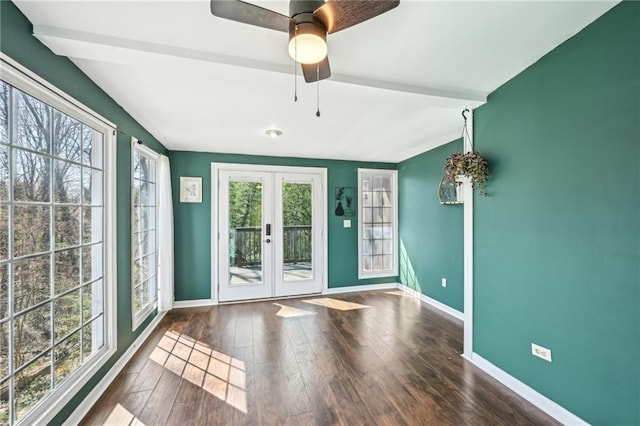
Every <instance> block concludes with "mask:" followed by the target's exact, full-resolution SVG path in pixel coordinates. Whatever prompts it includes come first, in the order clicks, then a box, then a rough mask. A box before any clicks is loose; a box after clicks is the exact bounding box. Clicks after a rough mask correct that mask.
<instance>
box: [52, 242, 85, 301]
mask: <svg viewBox="0 0 640 426" xmlns="http://www.w3.org/2000/svg"><path fill="white" fill-rule="evenodd" d="M54 258H55V265H54V270H55V274H54V276H53V278H54V280H53V285H54V289H55V294H56V295H58V294H60V293H64V292H65V291H67V290H71V289H72V288H74V287H78V286H79V285H80V249H79V248H77V249H72V250H64V251H59V252H56V254H55V255H54Z"/></svg>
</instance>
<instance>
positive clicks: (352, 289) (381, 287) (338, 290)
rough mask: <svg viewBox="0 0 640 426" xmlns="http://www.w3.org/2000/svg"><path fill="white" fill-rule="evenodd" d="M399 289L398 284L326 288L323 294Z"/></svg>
mask: <svg viewBox="0 0 640 426" xmlns="http://www.w3.org/2000/svg"><path fill="white" fill-rule="evenodd" d="M396 288H398V285H397V284H396V283H385V284H367V285H353V286H347V287H333V288H325V289H324V290H323V291H322V294H340V293H355V292H358V291H371V290H392V289H396Z"/></svg>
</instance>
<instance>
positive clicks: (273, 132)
mask: <svg viewBox="0 0 640 426" xmlns="http://www.w3.org/2000/svg"><path fill="white" fill-rule="evenodd" d="M264 133H265V135H267V136H271V137H272V138H277V137H278V136H280V135H281V134H282V131H281V130H278V129H269V130H266V131H265V132H264Z"/></svg>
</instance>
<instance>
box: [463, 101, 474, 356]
mask: <svg viewBox="0 0 640 426" xmlns="http://www.w3.org/2000/svg"><path fill="white" fill-rule="evenodd" d="M466 125H467V131H468V132H469V136H468V137H466V135H465V138H464V152H465V153H466V152H469V151H471V150H472V149H473V111H472V110H471V109H470V108H469V113H467V120H466ZM463 188H464V191H463V197H464V198H463V199H464V349H463V353H462V356H463V357H465V358H467V359H469V360H470V359H471V354H472V353H473V187H472V186H471V179H469V178H467V177H465V178H463Z"/></svg>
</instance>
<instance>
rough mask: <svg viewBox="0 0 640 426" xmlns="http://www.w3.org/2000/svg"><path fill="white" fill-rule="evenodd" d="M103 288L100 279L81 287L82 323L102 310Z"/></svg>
mask: <svg viewBox="0 0 640 426" xmlns="http://www.w3.org/2000/svg"><path fill="white" fill-rule="evenodd" d="M103 292H104V289H103V287H102V280H98V281H95V282H93V283H91V284H87V285H85V286H84V287H82V323H83V324H86V323H88V322H89V321H90V320H91V318H93V317H95V316H96V315H98V314H101V313H102V311H103V305H102V299H103V297H102V295H103Z"/></svg>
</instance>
